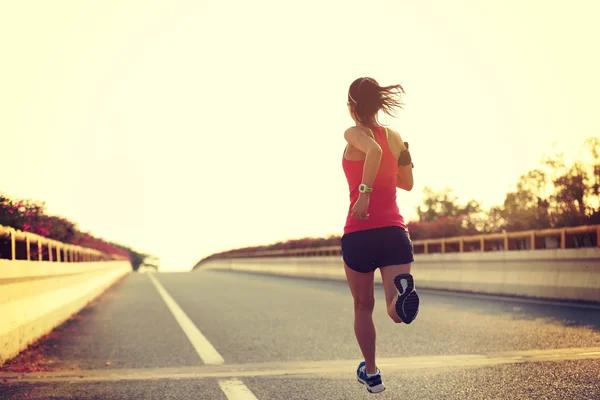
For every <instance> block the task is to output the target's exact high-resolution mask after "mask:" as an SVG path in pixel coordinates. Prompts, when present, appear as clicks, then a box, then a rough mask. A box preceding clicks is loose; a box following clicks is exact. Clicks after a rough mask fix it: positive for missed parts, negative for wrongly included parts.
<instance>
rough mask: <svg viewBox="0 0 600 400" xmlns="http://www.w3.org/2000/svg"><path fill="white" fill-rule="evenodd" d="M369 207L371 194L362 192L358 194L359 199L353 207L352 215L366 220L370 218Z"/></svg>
mask: <svg viewBox="0 0 600 400" xmlns="http://www.w3.org/2000/svg"><path fill="white" fill-rule="evenodd" d="M368 209H369V195H368V194H365V193H361V194H359V195H358V200H356V203H354V206H353V207H352V216H353V217H354V218H356V219H358V220H365V219H367V218H369V214H367V211H368Z"/></svg>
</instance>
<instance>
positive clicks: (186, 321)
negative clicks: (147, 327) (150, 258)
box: [147, 273, 225, 365]
mask: <svg viewBox="0 0 600 400" xmlns="http://www.w3.org/2000/svg"><path fill="white" fill-rule="evenodd" d="M147 275H148V278H150V280H151V281H152V283H153V284H154V286H155V287H156V290H157V291H158V294H160V296H161V297H162V299H163V300H164V302H165V303H166V304H167V307H169V310H171V313H172V314H173V316H174V317H175V319H176V320H177V322H178V323H179V326H181V329H183V332H184V333H185V334H186V336H187V337H188V339H189V341H190V343H192V346H194V349H196V352H197V353H198V355H199V356H200V358H201V359H202V361H203V362H204V363H205V364H212V365H218V364H223V363H224V362H225V360H223V357H221V355H220V354H219V353H218V352H217V350H216V349H215V348H214V347H213V345H212V344H210V342H209V341H208V339H206V337H204V335H203V334H202V332H200V330H199V329H198V328H197V327H196V325H194V323H193V322H192V320H191V319H190V318H189V317H188V316H187V315H186V313H184V312H183V310H182V309H181V307H179V305H178V304H177V303H176V302H175V300H173V298H172V297H171V296H170V295H169V293H168V292H167V291H166V290H165V288H164V287H163V286H162V285H161V284H160V282H159V281H158V280H157V279H156V278H155V277H154V274H153V273H149V274H147Z"/></svg>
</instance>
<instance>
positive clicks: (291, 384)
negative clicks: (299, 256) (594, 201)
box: [0, 271, 600, 400]
mask: <svg viewBox="0 0 600 400" xmlns="http://www.w3.org/2000/svg"><path fill="white" fill-rule="evenodd" d="M417 284H418V282H417ZM420 296H421V311H420V312H419V316H418V318H417V320H416V321H415V322H413V323H412V324H411V325H396V324H394V323H393V322H392V321H391V320H390V319H389V317H388V316H387V314H386V312H385V301H384V296H383V289H382V288H381V287H380V286H377V289H376V305H375V307H376V310H375V314H374V319H375V324H376V328H377V336H378V338H377V340H378V348H377V354H378V364H379V367H380V368H381V371H382V376H383V380H384V383H385V385H386V387H387V389H386V390H385V392H383V393H381V394H369V393H367V392H366V390H365V388H364V387H363V386H362V385H360V384H359V383H357V382H356V378H355V370H356V365H357V364H358V362H359V361H361V356H360V352H359V349H358V345H357V344H356V341H355V338H354V334H353V330H352V299H351V296H350V292H349V289H348V287H347V285H346V284H345V283H344V282H334V281H318V280H309V279H296V278H282V277H272V276H261V275H249V274H243V273H235V272H225V271H197V272H190V273H170V274H130V275H129V276H127V277H126V278H124V279H123V280H122V281H120V282H119V283H118V284H116V285H115V286H113V287H112V288H111V289H109V290H108V291H107V292H106V293H105V294H103V295H102V296H101V297H100V298H98V299H97V300H96V301H94V302H92V303H91V304H90V305H89V306H88V307H87V308H85V309H84V310H82V312H80V313H79V314H78V315H76V316H75V317H73V318H72V319H71V320H69V321H67V322H66V323H65V324H63V325H62V326H60V327H59V328H57V329H56V330H55V331H54V332H52V333H51V334H50V335H48V336H47V337H46V338H45V339H44V340H43V341H41V342H40V343H39V344H38V345H37V346H35V347H34V348H31V349H29V350H27V351H25V352H23V354H21V355H20V356H19V357H17V358H16V359H15V360H13V361H11V362H10V363H8V364H7V365H5V366H4V367H3V368H1V369H0V399H210V400H227V399H228V400H232V399H233V400H248V399H250V400H252V399H259V400H266V399H307V400H308V399H345V400H348V399H369V398H378V399H405V400H409V399H461V400H462V399H511V400H514V399H594V400H597V399H600V307H598V306H584V305H573V304H571V305H566V304H558V303H550V302H538V301H527V300H515V299H501V298H493V297H486V296H475V297H474V296H466V295H459V294H452V293H444V292H435V291H424V290H421V291H420ZM24 366H25V367H26V366H29V367H32V366H33V368H34V369H36V371H35V372H29V373H22V372H19V371H22V368H23V367H24Z"/></svg>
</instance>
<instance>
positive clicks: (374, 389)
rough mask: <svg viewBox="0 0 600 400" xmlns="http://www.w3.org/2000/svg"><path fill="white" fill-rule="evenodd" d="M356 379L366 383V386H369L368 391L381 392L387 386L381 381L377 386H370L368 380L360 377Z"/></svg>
mask: <svg viewBox="0 0 600 400" xmlns="http://www.w3.org/2000/svg"><path fill="white" fill-rule="evenodd" d="M356 380H357V381H358V382H359V383H362V384H363V385H365V387H366V388H367V391H368V392H369V393H381V392H383V391H384V390H385V386H384V385H383V383H380V384H379V385H377V386H374V387H371V386H369V384H368V383H367V382H365V381H363V380H362V379H360V378H358V377H357V378H356Z"/></svg>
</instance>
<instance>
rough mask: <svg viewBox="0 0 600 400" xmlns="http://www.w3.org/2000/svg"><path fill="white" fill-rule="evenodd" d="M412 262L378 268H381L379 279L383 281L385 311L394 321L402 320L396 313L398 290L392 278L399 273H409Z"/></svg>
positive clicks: (399, 321) (400, 321)
mask: <svg viewBox="0 0 600 400" xmlns="http://www.w3.org/2000/svg"><path fill="white" fill-rule="evenodd" d="M411 266H412V263H409V264H400V265H389V266H387V267H381V268H379V269H380V270H381V280H382V281H383V290H384V291H385V303H386V305H387V312H388V315H389V316H390V318H392V320H393V321H394V322H396V323H402V320H401V319H400V317H399V316H398V314H397V313H396V300H397V299H398V291H397V290H396V286H395V285H394V278H395V277H396V276H397V275H399V274H410V267H411Z"/></svg>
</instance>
